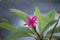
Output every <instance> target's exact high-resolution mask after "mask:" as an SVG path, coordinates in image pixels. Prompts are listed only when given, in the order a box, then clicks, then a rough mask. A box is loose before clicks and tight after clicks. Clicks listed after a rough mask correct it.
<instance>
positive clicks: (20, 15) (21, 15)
mask: <svg viewBox="0 0 60 40" xmlns="http://www.w3.org/2000/svg"><path fill="white" fill-rule="evenodd" d="M11 12H12V13H13V14H15V15H17V16H18V17H19V18H21V19H22V20H23V21H25V22H26V21H27V20H26V16H27V14H26V13H24V12H23V11H21V10H17V9H11Z"/></svg>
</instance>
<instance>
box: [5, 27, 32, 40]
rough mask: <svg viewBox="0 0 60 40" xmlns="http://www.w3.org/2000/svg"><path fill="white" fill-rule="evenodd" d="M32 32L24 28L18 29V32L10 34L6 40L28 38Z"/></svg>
mask: <svg viewBox="0 0 60 40" xmlns="http://www.w3.org/2000/svg"><path fill="white" fill-rule="evenodd" d="M31 33H32V32H31V30H29V29H28V28H26V27H20V30H19V31H16V32H13V33H12V34H10V35H9V36H8V37H7V38H6V40H15V39H16V38H22V37H29V36H32V35H30V34H31Z"/></svg>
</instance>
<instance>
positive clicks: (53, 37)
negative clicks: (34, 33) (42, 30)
mask: <svg viewBox="0 0 60 40" xmlns="http://www.w3.org/2000/svg"><path fill="white" fill-rule="evenodd" d="M46 38H50V35H49V36H47V37H46ZM57 38H60V36H56V35H54V36H52V39H57Z"/></svg>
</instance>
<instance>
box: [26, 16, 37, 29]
mask: <svg viewBox="0 0 60 40" xmlns="http://www.w3.org/2000/svg"><path fill="white" fill-rule="evenodd" d="M36 20H37V17H36V16H33V17H32V18H30V17H29V16H27V23H26V24H25V25H28V28H31V27H36Z"/></svg>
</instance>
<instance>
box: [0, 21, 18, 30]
mask: <svg viewBox="0 0 60 40" xmlns="http://www.w3.org/2000/svg"><path fill="white" fill-rule="evenodd" d="M0 28H5V29H8V30H18V29H17V27H14V26H13V25H10V24H9V23H6V22H1V23H0Z"/></svg>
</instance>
